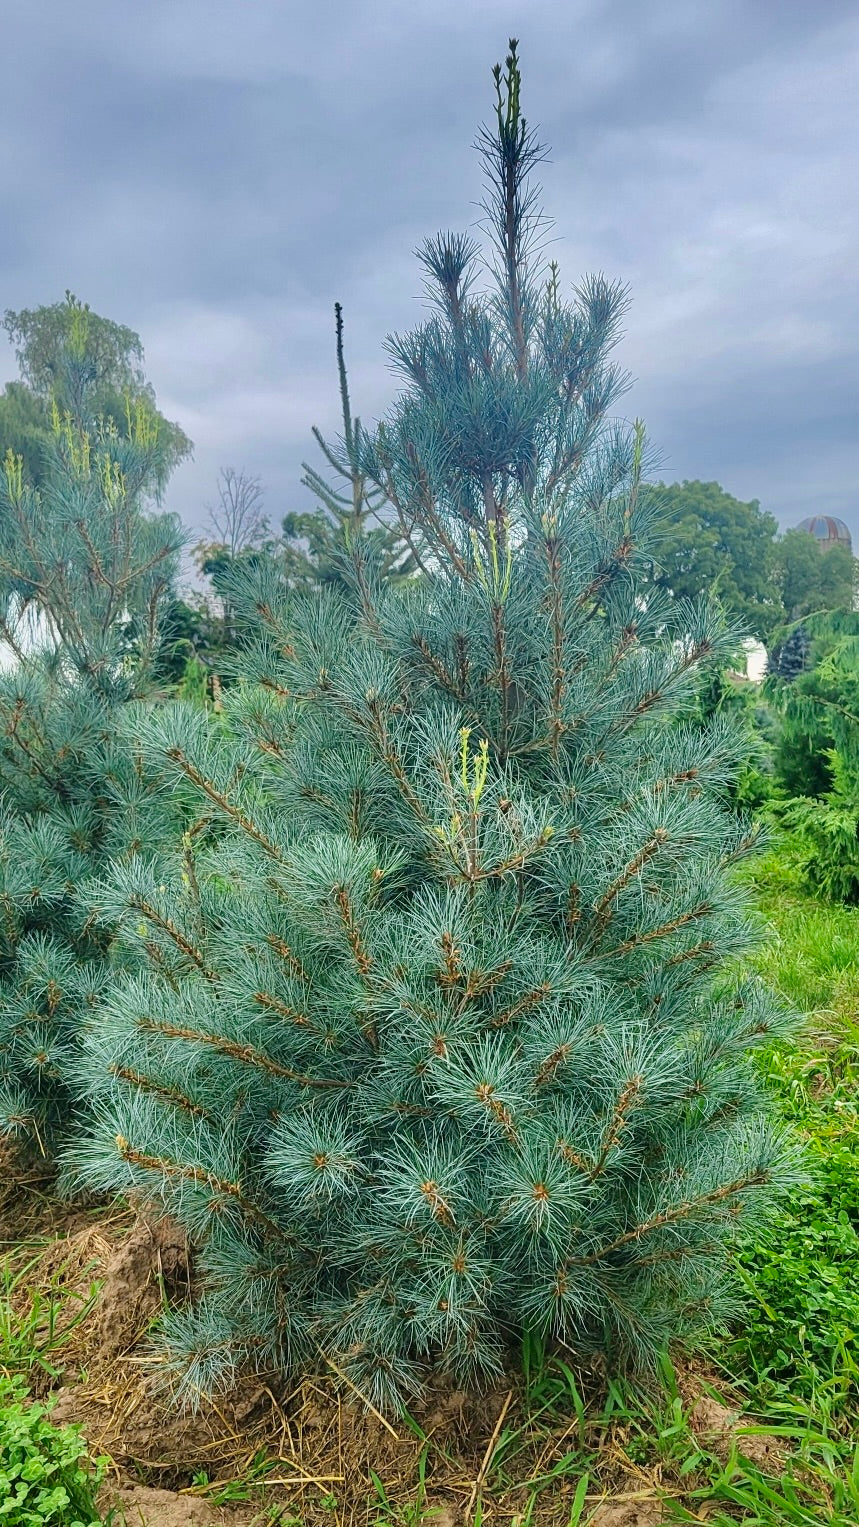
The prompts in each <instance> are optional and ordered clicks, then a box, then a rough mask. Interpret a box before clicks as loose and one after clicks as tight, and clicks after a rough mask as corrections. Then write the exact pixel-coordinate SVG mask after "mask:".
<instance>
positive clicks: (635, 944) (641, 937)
mask: <svg viewBox="0 0 859 1527" xmlns="http://www.w3.org/2000/svg"><path fill="white" fill-rule="evenodd" d="M712 911H713V906H712V903H711V902H709V901H700V902H699V903H698V905H697V907H692V908H691V909H690V910H689V911H688V912H681V914H680V916H679V917H673V918H672V919H671V921H670V922H667V923H663V924H662V926H661V927H660V928H652V929H651V931H650V932H649V933H635V934H633V936H632V938H628V939H626V940H625V941H624V942H623V943H622V944H616V945H615V947H614V949H605V950H600V959H601V960H608V959H610V958H611V956H612V955H615V954H628V953H629V951H630V950H631V949H638V948H639V947H640V946H641V945H642V944H652V943H653V941H654V939H657V938H667V937H668V935H669V934H671V933H676V932H677V929H678V928H683V927H685V926H686V924H687V923H691V922H694V921H695V919H696V918H699V917H707V916H708V915H709V913H711V912H712ZM669 963H673V962H671V961H669Z"/></svg>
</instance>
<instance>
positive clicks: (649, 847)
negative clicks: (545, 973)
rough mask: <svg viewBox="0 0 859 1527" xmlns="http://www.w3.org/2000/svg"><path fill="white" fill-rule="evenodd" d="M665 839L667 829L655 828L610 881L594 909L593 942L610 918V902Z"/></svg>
mask: <svg viewBox="0 0 859 1527" xmlns="http://www.w3.org/2000/svg"><path fill="white" fill-rule="evenodd" d="M667 837H668V832H667V829H666V828H664V827H657V828H656V829H655V830H654V832H653V833H652V835H651V836H650V837H649V838H648V840H647V842H646V843H645V844H644V846H643V847H642V848H640V849H639V851H638V853H637V854H636V855H635V856H634V858H632V859H630V861H629V864H627V866H626V868H625V869H624V870H623V871H622V872H621V874H620V875H618V877H617V879H616V880H613V881H612V883H611V885H610V886H609V888H608V890H607V891H606V892H605V893H604V894H603V895H602V896H601V897H600V899H599V901H598V902H597V903H596V905H595V907H594V940H596V939H598V938H599V937H600V935H601V933H602V932H603V930H604V928H605V926H606V924H607V923H608V921H609V919H610V917H611V905H612V902H613V901H614V900H615V898H616V897H617V896H619V895H620V893H621V891H623V890H625V888H626V887H627V886H628V885H629V882H630V881H631V880H634V879H635V876H636V875H639V874H640V873H641V871H642V870H643V868H644V866H645V864H647V862H648V861H649V860H650V859H652V858H653V855H654V854H655V853H657V852H658V851H659V849H660V848H661V847H662V844H663V843H664V842H665V840H666V838H667Z"/></svg>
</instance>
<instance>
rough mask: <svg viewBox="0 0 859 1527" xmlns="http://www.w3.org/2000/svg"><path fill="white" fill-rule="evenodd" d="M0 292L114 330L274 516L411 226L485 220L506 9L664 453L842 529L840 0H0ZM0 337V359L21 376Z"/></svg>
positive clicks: (359, 381) (844, 64)
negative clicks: (615, 287)
mask: <svg viewBox="0 0 859 1527" xmlns="http://www.w3.org/2000/svg"><path fill="white" fill-rule="evenodd" d="M0 13H2V20H3V28H2V48H3V57H4V64H3V83H2V87H0V183H2V205H3V217H2V226H0V307H3V308H5V307H12V308H20V307H29V306H33V305H36V304H39V303H44V302H53V301H56V300H58V299H60V298H61V297H62V294H63V292H64V290H65V289H66V288H67V287H70V288H71V289H72V290H73V291H74V292H76V293H77V295H78V296H79V297H81V298H83V299H84V300H86V301H87V302H89V303H90V305H91V306H92V307H93V308H94V309H95V310H96V311H97V312H100V313H103V314H104V315H106V316H107V317H110V318H113V319H115V320H117V321H119V322H122V323H125V324H128V325H130V326H131V327H132V328H134V329H136V330H137V331H138V332H139V333H140V335H141V337H142V339H143V342H144V345H145V347H146V357H147V370H148V373H149V375H150V377H151V379H152V381H153V383H154V385H155V387H156V390H157V393H158V400H159V404H160V406H161V408H162V409H163V410H164V412H165V413H167V414H168V416H170V417H172V418H175V419H178V420H179V422H180V423H181V424H182V425H183V427H184V428H185V430H186V431H187V432H188V434H190V435H191V437H192V438H193V440H194V442H195V447H196V449H195V457H194V461H193V462H192V463H189V464H187V465H186V466H184V467H183V468H182V469H181V470H180V471H179V472H178V473H177V475H176V477H175V478H174V481H173V485H172V487H171V492H170V503H171V505H172V507H174V508H176V509H179V510H180V511H181V512H182V514H183V515H184V516H185V518H186V519H187V520H188V522H189V523H191V524H193V525H199V524H201V523H202V521H203V519H204V517H205V510H204V507H203V506H204V505H205V503H206V501H207V500H211V499H212V497H213V496H214V490H215V478H216V473H217V469H218V467H219V466H220V465H232V466H235V467H237V468H244V469H245V470H247V471H249V472H252V473H258V474H259V475H260V476H261V477H262V479H263V481H264V483H265V486H266V499H267V508H268V510H269V513H270V514H271V517H272V519H273V520H274V521H278V520H279V518H280V516H281V515H282V514H283V513H284V512H285V511H286V510H287V509H290V508H291V509H294V508H299V507H307V506H308V505H307V502H306V501H307V499H308V495H307V494H306V490H304V489H302V488H301V487H300V485H299V478H300V470H301V468H300V463H301V460H302V458H304V457H306V456H308V455H312V451H313V444H312V440H311V437H310V426H311V425H312V424H314V423H316V424H319V425H321V426H323V427H324V428H326V429H332V428H335V427H336V421H337V406H336V405H337V399H336V387H335V380H336V379H335V377H334V373H333V338H332V327H333V323H332V306H333V303H334V301H335V299H338V300H340V301H341V302H342V303H343V305H344V309H345V316H346V324H347V347H348V361H349V365H350V372H351V377H352V385H353V392H354V396H355V402H356V405H357V406H358V408H359V411H360V412H361V413H362V415H363V416H364V417H365V418H366V419H367V420H368V421H369V419H371V418H373V417H375V416H377V414H378V413H379V412H380V411H382V410H383V409H384V408H385V406H386V404H387V401H388V399H389V397H390V395H391V388H392V382H391V379H390V377H389V374H388V371H387V367H386V361H385V356H384V352H383V339H384V335H385V333H386V332H387V331H389V330H391V329H398V328H399V329H402V328H404V327H408V326H410V325H411V324H412V323H413V322H415V321H416V320H417V319H418V318H419V316H420V306H419V301H418V300H416V299H418V298H419V294H420V277H419V273H418V269H417V266H416V263H415V261H414V258H413V255H412V253H411V252H412V250H413V249H414V247H415V245H416V244H417V243H418V242H419V240H420V239H421V238H423V236H424V235H425V234H427V233H431V232H434V231H435V230H436V229H438V228H442V227H445V228H446V227H456V228H458V227H463V226H467V225H469V224H471V223H473V222H474V221H475V218H476V216H477V213H476V209H475V202H476V199H477V197H478V196H479V194H480V175H479V168H478V163H477V158H476V155H475V154H474V152H473V150H472V149H471V147H470V145H471V144H472V142H473V139H474V135H475V130H476V128H477V126H478V124H479V123H480V122H481V121H483V120H485V119H486V118H487V117H488V116H489V114H490V112H491V107H492V98H491V77H490V69H491V66H492V64H493V63H495V62H496V60H498V59H501V58H503V55H504V51H505V47H506V42H507V38H508V36H509V35H510V33H513V34H514V35H518V36H519V38H520V54H521V58H522V63H523V71H524V90H523V94H524V104H525V110H526V114H527V116H528V117H529V119H530V120H531V121H532V122H533V123H535V124H539V126H540V129H541V136H542V137H543V138H544V140H545V141H546V142H547V143H548V144H549V145H550V146H551V149H552V153H551V161H550V162H549V163H548V164H546V165H545V166H544V167H543V172H542V179H543V185H544V190H545V203H546V208H547V211H548V212H549V213H550V214H551V215H552V217H553V218H554V229H553V238H554V240H555V243H554V245H553V248H552V251H551V252H552V253H553V254H554V255H555V256H556V257H557V258H558V259H559V260H560V262H561V267H562V275H563V276H565V277H566V278H567V279H569V280H570V281H573V280H575V279H576V278H577V277H579V276H580V275H581V274H582V273H584V272H586V271H589V270H597V269H600V270H604V271H605V272H607V273H608V274H609V275H611V276H613V277H620V278H622V279H623V280H624V281H625V282H627V283H628V284H629V286H630V288H631V295H632V306H631V310H630V313H629V316H628V319H627V334H626V339H625V341H624V344H623V347H622V351H621V359H622V360H623V362H624V363H625V365H626V366H627V367H628V368H629V369H630V370H631V371H632V372H633V374H634V376H635V378H636V380H635V385H634V388H633V390H632V393H631V394H630V395H629V396H628V397H627V398H625V399H624V403H623V406H624V408H625V409H627V410H628V411H629V413H630V414H631V415H634V414H641V415H643V416H644V418H645V419H646V421H647V424H648V428H649V431H650V434H651V437H652V440H653V442H654V445H655V446H656V448H657V449H658V451H659V452H660V455H661V459H662V461H663V463H664V476H665V477H666V478H667V479H675V478H684V477H700V478H704V479H713V478H715V479H717V480H718V481H719V482H721V483H722V484H723V485H724V486H725V487H726V488H727V489H729V491H730V492H732V493H734V494H736V495H738V496H739V497H741V498H753V497H755V498H759V499H760V500H761V503H762V504H763V505H764V507H766V508H767V509H770V510H772V512H773V513H775V514H776V515H777V516H778V518H779V520H780V521H781V522H782V524H783V525H790V524H794V523H795V522H796V521H797V520H798V519H799V518H801V516H802V515H804V514H806V513H810V512H814V511H819V512H827V513H833V514H837V515H840V516H842V517H843V518H844V519H845V520H847V522H848V523H849V524H850V526H851V529H852V531H853V535H854V541H859V439H857V436H859V429H857V423H859V296H857V283H859V197H857V181H859V107H857V104H856V87H857V80H859V0H519V3H518V4H511V3H507V0H432V3H430V0H312V3H310V0H73V3H68V0H0ZM14 370H15V367H14V357H13V356H12V353H11V351H8V352H7V351H4V350H0V382H2V381H5V380H8V379H9V378H11V377H12V376H13V375H14Z"/></svg>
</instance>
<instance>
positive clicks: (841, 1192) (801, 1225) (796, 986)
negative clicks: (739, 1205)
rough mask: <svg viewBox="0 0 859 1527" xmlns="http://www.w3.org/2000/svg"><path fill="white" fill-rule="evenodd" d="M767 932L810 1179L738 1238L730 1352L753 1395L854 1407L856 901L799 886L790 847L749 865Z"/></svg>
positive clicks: (858, 1152) (858, 1269)
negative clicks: (745, 1313) (766, 1237)
mask: <svg viewBox="0 0 859 1527" xmlns="http://www.w3.org/2000/svg"><path fill="white" fill-rule="evenodd" d="M754 884H755V888H756V898H757V901H758V905H759V908H760V911H761V912H762V914H763V916H764V917H765V918H766V920H767V922H768V924H769V925H770V929H771V932H772V937H771V939H770V941H769V942H768V944H767V946H766V947H765V948H764V949H763V950H762V951H761V953H760V955H759V956H758V957H757V959H756V964H757V967H758V969H759V970H760V971H761V973H762V974H763V975H764V976H765V977H766V979H767V980H768V981H769V982H771V983H772V984H773V985H774V986H775V987H777V988H778V990H780V991H781V992H782V993H783V994H784V996H785V997H786V998H787V1000H788V1001H789V1002H791V1003H792V1004H794V1005H795V1006H796V1007H797V1008H798V1009H800V1010H801V1011H803V1012H805V1013H807V1014H808V1018H807V1021H806V1026H805V1029H804V1031H803V1032H801V1033H800V1034H799V1035H798V1036H797V1038H796V1040H795V1041H794V1042H793V1043H791V1044H782V1045H779V1046H777V1047H776V1048H774V1049H773V1051H772V1052H771V1053H770V1054H769V1056H768V1057H767V1060H766V1063H765V1064H766V1070H767V1075H768V1080H769V1082H770V1085H771V1086H772V1088H773V1089H774V1091H775V1093H776V1096H777V1097H778V1099H779V1101H780V1104H781V1107H782V1110H783V1113H784V1115H785V1117H786V1118H787V1119H788V1120H789V1121H790V1122H791V1124H792V1125H793V1126H794V1127H795V1128H797V1129H798V1130H799V1132H800V1134H801V1135H802V1137H803V1138H804V1139H805V1141H806V1143H807V1146H808V1152H809V1161H810V1166H811V1169H812V1174H813V1181H812V1185H811V1186H810V1187H808V1188H806V1189H805V1190H804V1191H802V1192H801V1193H799V1194H797V1195H795V1196H794V1198H793V1199H792V1201H791V1204H790V1205H789V1206H788V1207H787V1208H786V1209H785V1210H784V1211H783V1212H782V1213H781V1214H780V1216H779V1220H778V1223H777V1225H776V1226H775V1227H774V1233H773V1236H772V1239H771V1241H770V1243H769V1244H761V1245H756V1246H750V1247H748V1248H746V1250H745V1251H744V1253H743V1255H742V1258H741V1266H740V1270H741V1274H743V1275H744V1276H745V1278H746V1280H747V1287H748V1289H749V1291H750V1294H751V1298H750V1306H749V1318H748V1319H747V1320H746V1321H744V1323H743V1331H742V1335H741V1336H739V1337H737V1339H736V1340H735V1341H734V1342H733V1344H732V1346H731V1348H730V1349H729V1352H728V1354H727V1358H728V1361H729V1362H730V1363H731V1365H732V1366H733V1367H735V1368H736V1369H737V1370H738V1372H739V1373H740V1374H741V1375H742V1377H743V1379H744V1381H745V1383H746V1384H747V1385H750V1386H751V1389H752V1392H753V1393H754V1396H755V1399H756V1400H757V1402H758V1403H759V1404H769V1403H770V1402H772V1401H775V1400H779V1403H780V1402H781V1391H782V1390H783V1389H784V1388H787V1389H789V1391H790V1393H791V1395H792V1397H793V1398H794V1399H796V1400H799V1401H801V1402H802V1403H803V1404H810V1405H811V1406H812V1409H813V1410H814V1411H818V1410H822V1411H823V1412H825V1413H826V1414H827V1415H832V1416H836V1417H837V1415H838V1414H839V1413H843V1414H844V1415H845V1416H846V1417H852V1418H856V1417H857V1415H859V1384H857V1381H859V1366H857V1356H856V1351H855V1338H856V1333H857V1332H859V908H850V907H843V906H838V905H833V904H827V903H824V902H821V901H818V900H816V899H814V898H813V897H811V896H809V895H808V894H807V893H806V892H804V891H803V889H802V886H801V883H800V881H799V877H798V874H797V873H796V871H795V870H794V869H793V867H792V865H791V858H790V854H789V851H788V852H785V851H782V852H773V853H771V854H770V855H769V856H768V858H767V859H765V860H763V861H762V863H761V864H760V865H759V866H758V867H757V870H756V873H755V879H754Z"/></svg>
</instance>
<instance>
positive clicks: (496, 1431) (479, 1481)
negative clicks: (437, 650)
mask: <svg viewBox="0 0 859 1527" xmlns="http://www.w3.org/2000/svg"><path fill="white" fill-rule="evenodd" d="M512 1401H513V1390H512V1389H508V1391H507V1398H506V1399H505V1401H504V1404H503V1405H502V1407H501V1410H500V1412H499V1414H498V1420H497V1421H496V1423H495V1426H494V1427H493V1430H492V1436H491V1437H490V1439H489V1443H488V1445H487V1448H486V1452H485V1453H484V1455H483V1461H482V1463H481V1465H480V1468H479V1469H478V1471H477V1478H476V1479H475V1481H474V1484H473V1485H472V1487H471V1494H470V1496H469V1497H468V1505H467V1506H466V1508H465V1516H468V1515H469V1513H470V1512H471V1510H472V1507H473V1506H474V1504H475V1502H476V1500H477V1497H478V1496H479V1494H480V1492H481V1490H482V1489H483V1486H484V1484H485V1482H486V1476H487V1474H488V1473H489V1465H490V1464H491V1462H492V1454H493V1452H494V1451H495V1444H496V1442H497V1441H498V1438H499V1436H500V1434H501V1428H502V1426H503V1425H504V1417H505V1416H506V1414H507V1412H508V1410H509V1409H510V1406H511V1404H512Z"/></svg>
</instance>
